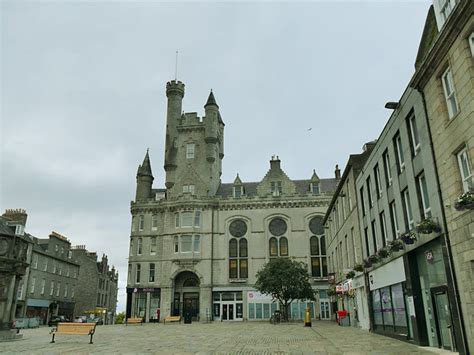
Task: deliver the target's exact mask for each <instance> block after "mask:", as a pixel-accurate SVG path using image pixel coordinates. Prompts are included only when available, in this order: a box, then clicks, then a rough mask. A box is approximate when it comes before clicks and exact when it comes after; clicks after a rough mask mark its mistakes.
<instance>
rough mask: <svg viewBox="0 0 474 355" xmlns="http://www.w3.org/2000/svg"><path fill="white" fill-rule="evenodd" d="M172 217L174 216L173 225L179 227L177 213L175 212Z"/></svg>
mask: <svg viewBox="0 0 474 355" xmlns="http://www.w3.org/2000/svg"><path fill="white" fill-rule="evenodd" d="M174 217H175V226H176V227H179V213H175V215H174Z"/></svg>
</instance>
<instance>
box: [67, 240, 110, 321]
mask: <svg viewBox="0 0 474 355" xmlns="http://www.w3.org/2000/svg"><path fill="white" fill-rule="evenodd" d="M72 258H73V260H75V261H76V262H77V263H79V264H80V272H79V277H78V281H77V289H78V293H77V294H78V297H77V299H76V308H75V315H76V316H82V315H86V314H88V315H90V314H92V315H96V316H100V317H101V318H103V319H104V323H105V324H111V323H113V322H114V319H115V315H116V310H117V290H118V272H116V270H115V267H113V266H112V268H110V267H109V265H108V260H107V256H105V255H102V258H101V261H97V253H95V252H89V251H87V250H86V248H85V246H84V245H78V246H75V247H73V248H72Z"/></svg>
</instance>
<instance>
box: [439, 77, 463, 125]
mask: <svg viewBox="0 0 474 355" xmlns="http://www.w3.org/2000/svg"><path fill="white" fill-rule="evenodd" d="M442 82H443V88H444V97H445V99H446V105H447V107H448V115H449V118H453V117H454V116H455V115H456V114H457V113H458V111H459V110H458V104H457V101H456V90H455V88H454V80H453V74H452V72H451V69H450V68H448V69H446V71H445V72H444V74H443V76H442Z"/></svg>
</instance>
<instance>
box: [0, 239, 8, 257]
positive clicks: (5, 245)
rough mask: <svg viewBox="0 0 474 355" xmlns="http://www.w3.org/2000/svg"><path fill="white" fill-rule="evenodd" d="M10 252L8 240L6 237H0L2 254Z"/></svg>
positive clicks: (0, 251) (0, 254) (0, 253)
mask: <svg viewBox="0 0 474 355" xmlns="http://www.w3.org/2000/svg"><path fill="white" fill-rule="evenodd" d="M7 252H8V240H7V239H6V238H0V256H4V255H6V254H7Z"/></svg>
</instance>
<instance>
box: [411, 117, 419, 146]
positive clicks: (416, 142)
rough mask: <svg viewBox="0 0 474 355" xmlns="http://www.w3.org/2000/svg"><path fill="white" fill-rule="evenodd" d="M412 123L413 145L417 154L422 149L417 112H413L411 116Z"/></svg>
mask: <svg viewBox="0 0 474 355" xmlns="http://www.w3.org/2000/svg"><path fill="white" fill-rule="evenodd" d="M409 123H410V136H411V142H412V145H413V155H417V154H418V152H419V151H420V137H419V136H418V128H417V126H416V118H415V114H411V116H410V118H409Z"/></svg>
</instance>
